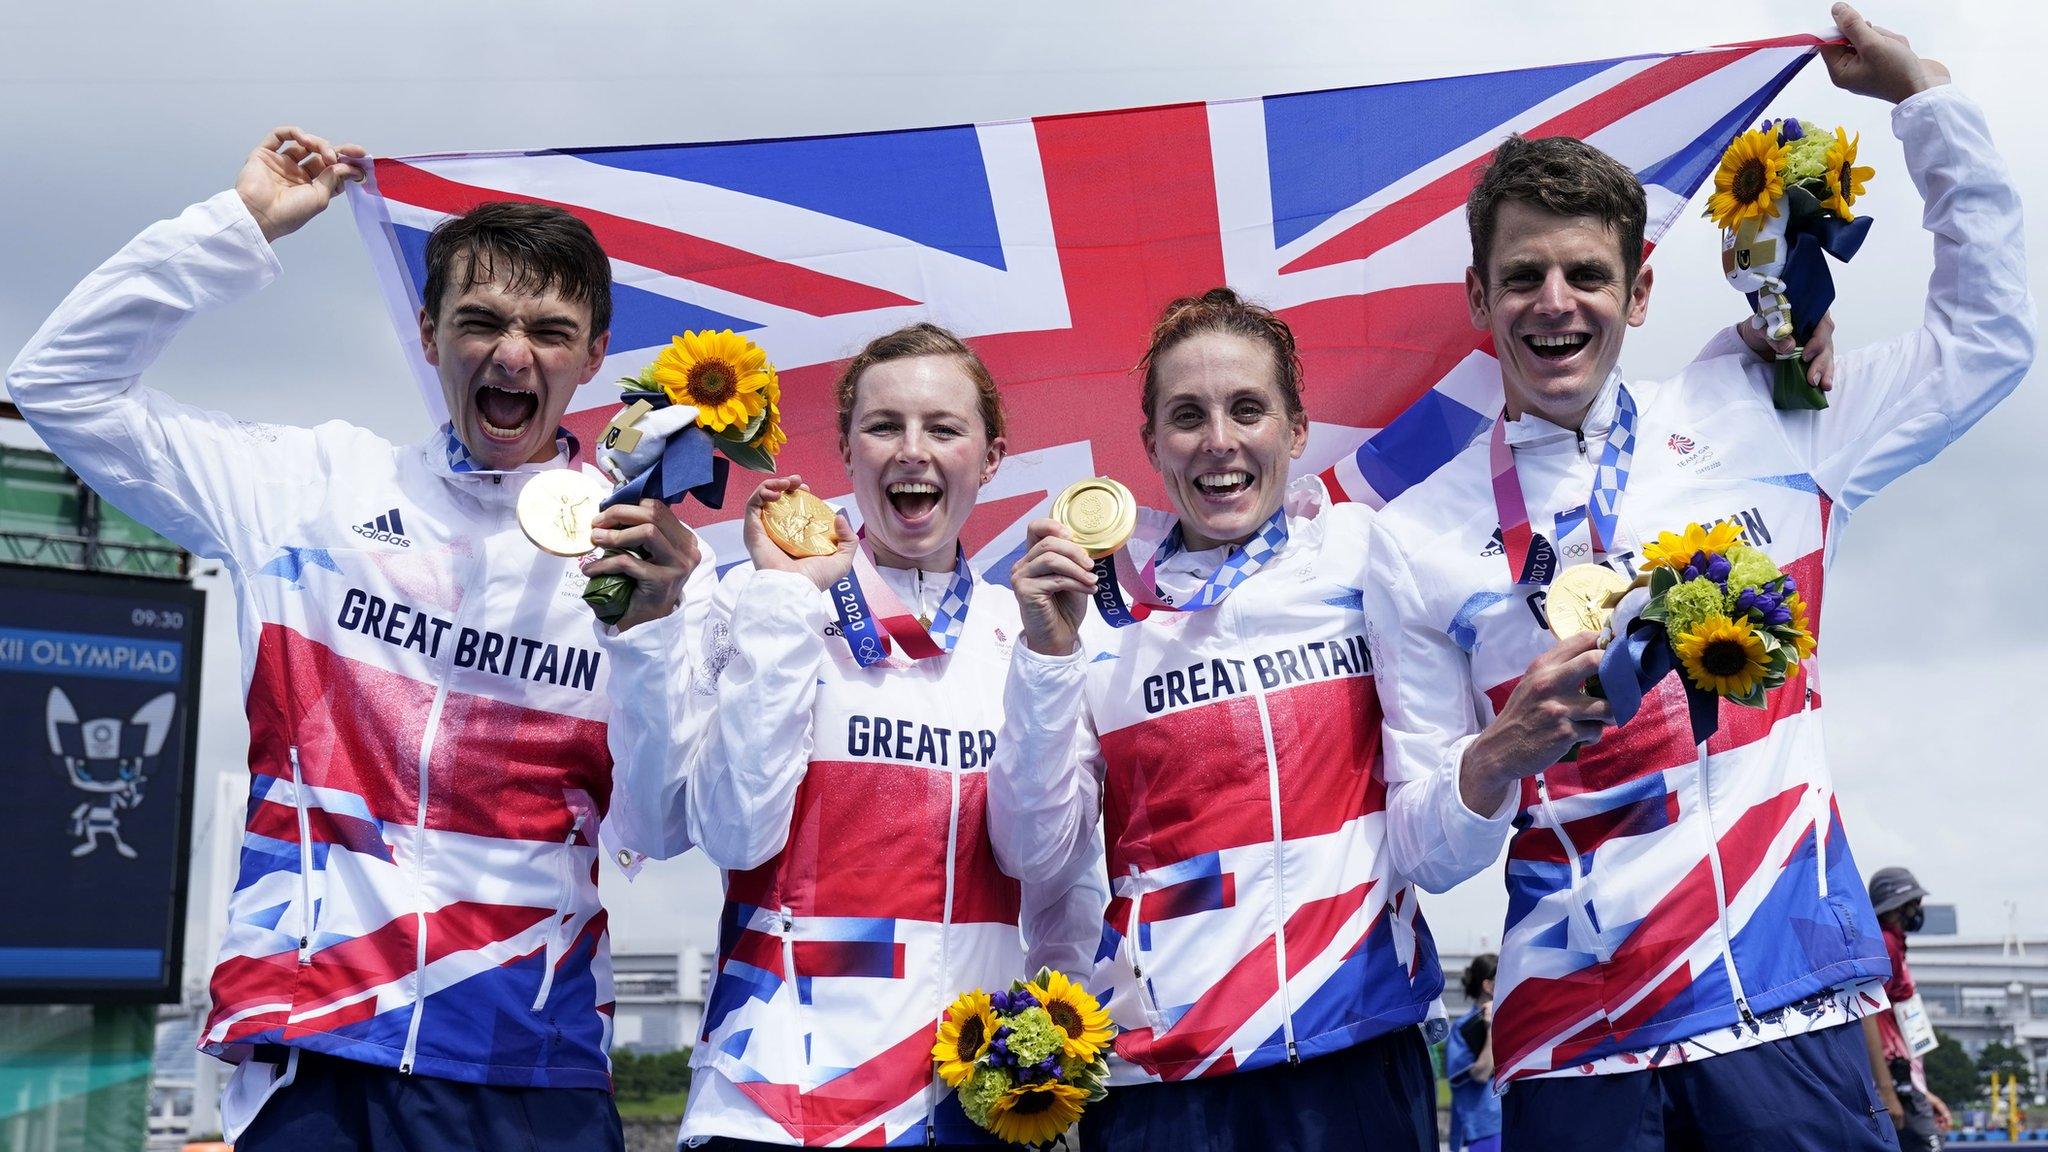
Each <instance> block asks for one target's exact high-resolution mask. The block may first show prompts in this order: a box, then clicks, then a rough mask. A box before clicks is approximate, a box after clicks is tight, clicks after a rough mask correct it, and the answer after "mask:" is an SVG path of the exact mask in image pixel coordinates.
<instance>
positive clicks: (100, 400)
mask: <svg viewBox="0 0 2048 1152" xmlns="http://www.w3.org/2000/svg"><path fill="white" fill-rule="evenodd" d="M362 154H363V153H362V149H360V148H356V147H354V146H353V145H345V146H343V147H341V148H335V147H333V146H332V145H330V144H328V143H327V142H326V141H325V140H322V139H321V138H319V137H317V136H312V135H309V134H306V133H304V132H301V131H300V130H299V129H297V128H288V127H287V128H279V129H277V130H276V131H274V132H272V133H271V134H270V136H269V137H267V138H266V139H265V140H264V142H263V143H262V144H260V145H258V146H257V148H256V149H255V150H254V151H253V152H251V153H250V156H249V159H248V161H247V162H246V163H245V164H244V165H243V167H242V171H241V174H240V176H239V177H238V178H237V180H236V184H235V189H234V190H233V191H228V192H222V193H220V194H219V195H217V196H215V197H213V198H212V199H210V200H207V201H205V202H204V203H201V204H197V205H194V206H193V207H191V208H188V209H186V211H185V212H184V213H183V214H181V215H180V216H178V217H177V218H175V219H172V220H166V221H161V222H159V223H157V224H153V225H151V226H150V227H149V228H148V229H146V230H145V231H144V232H143V233H142V234H141V235H139V236H137V237H136V238H135V239H134V240H132V241H130V242H129V243H128V245H127V246H126V247H124V248H123V249H122V250H121V251H120V252H119V253H117V254H116V255H115V256H114V257H113V258H112V259H110V260H108V261H107V262H106V263H105V264H102V265H101V266H100V267H99V268H98V269H97V270H95V271H94V272H93V273H92V274H91V275H90V276H88V277H86V279H85V280H84V281H83V282H82V283H80V284H79V285H78V287H77V288H75V289H73V290H72V292H71V294H70V295H69V296H67V297H65V299H64V302H63V303H62V304H60V305H58V307H57V310H56V311H55V312H54V313H52V314H51V316H50V318H49V320H47V321H46V322H44V324H43V327H42V329H41V330H40V331H38V332H37V333H36V335H35V337H34V338H33V339H31V340H30V341H29V343H28V345H27V347H25V348H23V349H22V351H21V354H20V355H19V356H18V357H16V358H15V361H14V364H13V366H12V367H10V368H9V369H8V372H7V389H8V393H9V395H10V396H11V398H12V399H13V401H14V403H15V404H16V405H17V406H18V407H19V408H20V409H21V411H22V415H23V416H25V417H27V419H28V421H29V423H30V424H31V425H33V426H34V427H35V429H36V431H37V432H38V433H39V434H40V435H41V436H42V437H43V439H44V441H45V442H46V443H48V444H49V445H50V447H51V448H52V449H53V450H55V451H56V453H57V454H58V455H59V456H60V457H62V458H63V459H64V461H65V463H67V464H69V465H70V466H71V468H72V469H73V470H74V471H76V472H77V473H78V474H79V475H80V476H81V477H83V478H84V479H85V481H86V482H87V483H88V484H90V485H91V486H92V487H93V488H94V489H95V490H96V491H98V492H99V493H100V494H101V495H102V496H105V497H106V498H108V499H109V500H111V501H113V502H114V503H115V504H116V505H117V506H118V507H120V508H121V509H122V510H124V511H126V512H128V513H129V514H130V515H132V516H134V517H136V518H137V519H138V520H141V521H143V522H144V523H146V524H148V525H149V526H150V527H152V528H155V529H156V530H158V531H160V532H162V533H164V534H165V535H166V536H168V537H170V538H171V539H172V540H174V541H176V542H177V543H178V544H180V545H181V546H183V547H185V548H188V549H190V550H192V551H194V552H197V553H199V554H201V555H206V556H214V557H227V556H230V555H231V554H232V553H233V551H234V548H235V544H236V542H237V540H238V539H239V538H240V537H241V536H242V535H243V534H245V533H246V532H247V531H248V530H249V529H250V528H251V527H252V526H255V525H260V524H262V523H263V522H264V521H265V519H266V516H267V515H269V514H272V513H274V512H275V511H276V508H277V506H278V505H279V504H280V503H289V502H291V500H292V499H293V492H294V490H295V488H296V487H297V485H298V484H299V483H300V482H302V481H303V480H305V479H307V478H308V477H309V475H310V474H311V472H312V470H314V469H315V468H317V467H318V463H319V460H320V459H321V449H320V444H319V440H318V438H317V437H315V436H314V434H313V433H311V432H308V431H305V430H302V429H290V428H270V427H256V426H252V425H246V424H242V423H239V422H237V421H235V420H233V419H232V418H230V417H227V416H223V415H221V414H219V413H213V412H205V411H202V410H200V409H197V408H193V407H190V406H188V405H184V404H180V403H178V402H176V401H174V400H171V399H170V398H168V397H166V396H164V395H162V394H161V393H157V392H153V391H150V390H148V389H145V388H144V387H143V386H142V383H141V376H142V373H143V372H144V371H145V370H146V369H147V368H148V367H149V366H150V364H152V363H153V362H154V361H155V360H156V358H157V356H158V355H159V354H161V353H162V351H163V349H164V347H165V346H166V345H168V344H169V343H170V341H171V339H172V338H173V337H174V336H176V335H177V333H178V331H179V330H180V329H181V328H183V327H184V325H185V323H186V322H187V321H189V320H190V319H191V318H192V317H193V316H195V315H197V314H198V313H200V312H202V311H205V310H207V309H209V308H214V307H218V306H220V305H223V304H226V303H229V302H231V301H233V300H237V299H239V298H241V297H243V296H246V295H248V294H250V293H252V292H254V291H256V290H257V289H259V288H261V287H263V286H264V285H265V284H268V283H269V282H270V280H271V279H272V278H273V277H275V276H276V274H277V268H278V265H277V259H276V257H275V255H274V254H273V253H272V252H271V249H270V241H271V240H272V239H275V238H277V237H279V236H282V235H284V234H285V233H286V232H289V231H292V230H293V229H295V228H297V227H298V226H299V225H300V224H303V223H305V221H306V220H309V219H311V218H312V217H313V216H314V215H315V214H317V213H318V212H319V211H320V209H321V208H323V207H325V206H326V204H327V201H328V200H329V199H331V198H332V197H333V196H334V194H335V193H336V192H338V191H339V190H340V188H341V186H342V184H343V182H344V181H346V180H348V179H351V178H360V175H361V169H360V166H359V165H360V159H361V157H362Z"/></svg>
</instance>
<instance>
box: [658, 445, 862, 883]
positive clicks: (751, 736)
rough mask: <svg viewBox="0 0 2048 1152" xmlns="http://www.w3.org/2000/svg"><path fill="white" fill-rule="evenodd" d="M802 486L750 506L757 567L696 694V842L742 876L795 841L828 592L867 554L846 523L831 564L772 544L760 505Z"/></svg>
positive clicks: (710, 650)
mask: <svg viewBox="0 0 2048 1152" xmlns="http://www.w3.org/2000/svg"><path fill="white" fill-rule="evenodd" d="M802 482H803V481H802V479H801V478H800V477H796V476H790V477H786V478H782V479H774V480H768V481H766V482H764V483H763V484H762V485H761V486H760V487H759V488H757V489H756V490H755V491H754V494H753V496H752V497H750V498H749V499H748V501H747V519H746V527H745V538H746V543H747V554H748V555H749V556H751V557H752V558H753V560H754V569H753V570H752V571H751V572H741V573H735V574H734V575H733V576H732V577H730V578H728V579H727V580H726V582H725V586H723V587H721V589H720V594H719V598H718V599H719V602H720V603H721V604H729V605H730V607H729V609H726V610H724V611H722V612H721V611H720V610H719V609H718V608H714V609H713V613H712V620H711V624H710V629H711V630H710V632H709V634H707V635H706V637H705V640H704V645H703V651H704V661H703V666H702V668H701V669H700V670H699V672H698V674H697V676H696V679H695V684H694V687H693V688H692V697H691V706H692V707H695V708H703V707H706V706H709V707H710V709H711V711H710V714H709V719H708V721H707V727H706V731H705V736H704V739H703V740H702V741H701V742H700V743H699V745H698V749H697V751H696V753H695V754H694V755H692V756H691V757H690V759H689V762H688V764H687V765H686V766H685V768H684V773H685V776H686V777H687V779H686V780H685V781H684V784H683V792H684V796H685V800H686V803H685V810H686V812H687V818H688V830H689V836H690V839H691V840H692V841H694V842H695V843H696V844H697V845H698V846H699V847H701V848H702V849H703V850H704V854H705V855H706V856H709V857H710V858H711V860H712V862H713V863H715V864H717V865H718V866H719V867H721V868H726V869H731V870H738V869H746V868H753V867H755V866H757V865H759V864H762V863H764V862H765V861H767V860H768V859H770V858H771V857H773V856H774V855H775V854H776V853H777V852H780V851H782V848H783V845H784V844H785V843H786V842H787V841H788V839H789V825H790V821H791V819H792V818H793V817H794V815H795V812H796V792H797V788H798V786H800V785H801V784H802V783H803V780H804V774H805V773H806V771H808V768H809V765H810V759H811V747H812V740H813V733H812V729H811V721H812V710H813V707H814V705H815V704H816V702H817V698H818V674H819V672H820V670H821V669H822V667H823V665H824V663H825V660H826V652H825V636H824V626H825V600H824V596H823V595H822V593H823V591H824V590H825V589H827V588H829V587H831V586H832V585H833V584H834V583H836V582H838V580H839V578H840V577H841V576H843V575H845V574H846V572H847V570H848V569H850V568H851V567H852V566H853V550H854V548H855V547H857V546H858V544H857V542H856V539H855V537H854V534H853V530H852V528H850V527H849V526H848V525H847V523H846V519H845V517H840V518H839V521H838V531H839V550H838V552H836V553H835V554H834V555H831V556H818V557H808V558H805V559H803V560H794V559H791V558H790V557H789V556H787V555H785V554H784V553H783V552H782V550H781V549H780V548H777V547H776V546H775V545H774V544H773V543H772V542H770V541H769V540H768V538H767V535H766V534H765V533H764V532H763V531H762V530H761V506H762V505H764V504H766V503H767V502H768V501H770V500H773V499H775V498H776V497H778V496H780V495H782V494H783V493H784V492H786V491H788V490H789V489H791V488H795V487H798V486H800V485H801V484H802ZM721 622H725V627H724V628H721V627H720V623H721ZM742 631H744V633H745V643H740V642H739V635H740V633H741V632H742Z"/></svg>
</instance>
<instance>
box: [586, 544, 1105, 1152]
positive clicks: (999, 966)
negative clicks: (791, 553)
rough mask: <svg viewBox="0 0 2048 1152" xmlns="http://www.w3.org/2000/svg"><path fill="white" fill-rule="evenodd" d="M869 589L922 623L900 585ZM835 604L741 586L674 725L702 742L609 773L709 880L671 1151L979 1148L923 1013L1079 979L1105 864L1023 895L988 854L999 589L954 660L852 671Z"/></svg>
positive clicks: (798, 587) (1004, 624)
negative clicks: (697, 1013) (704, 962)
mask: <svg viewBox="0 0 2048 1152" xmlns="http://www.w3.org/2000/svg"><path fill="white" fill-rule="evenodd" d="M877 571H878V573H879V575H880V576H881V577H882V579H883V580H885V581H887V582H889V583H890V584H891V586H892V588H894V589H895V590H896V591H897V592H898V594H899V596H900V598H901V599H902V600H903V602H904V603H906V604H909V603H916V595H915V593H914V592H913V591H912V590H911V587H910V581H911V579H912V574H911V573H909V572H905V571H900V570H897V569H891V568H880V569H878V570H877ZM870 595H872V593H870ZM829 602H830V594H829V593H824V592H820V591H819V590H818V589H817V588H816V587H815V586H814V585H813V584H811V582H810V581H809V580H808V579H807V578H805V577H803V576H798V575H794V574H791V573H787V572H762V571H756V570H754V569H753V568H752V567H751V566H741V567H739V568H736V569H735V570H734V571H733V572H732V573H730V574H729V575H728V576H727V577H726V578H725V580H724V581H723V582H722V583H721V584H720V586H719V589H718V592H717V595H716V597H715V598H714V600H713V603H712V605H711V609H710V616H709V620H708V623H707V624H706V625H705V632H704V634H703V638H702V641H701V649H702V652H703V658H702V661H701V663H700V665H699V666H698V669H697V672H696V675H695V678H694V681H693V684H692V687H691V689H690V692H691V702H690V704H689V705H688V706H687V707H682V708H680V709H679V712H680V714H682V715H685V716H687V717H689V718H690V719H692V720H693V721H695V725H694V726H695V727H696V728H697V730H698V731H697V733H696V734H695V735H684V736H682V737H680V738H679V739H680V742H681V743H682V744H684V745H685V746H686V747H685V751H686V752H687V755H685V756H672V757H670V758H668V759H667V760H666V762H661V761H657V760H656V759H654V758H651V757H650V758H647V759H641V760H635V761H634V762H633V764H632V766H631V767H622V772H621V776H622V778H621V787H622V788H624V789H627V790H629V791H631V792H632V793H633V794H634V795H635V796H655V795H657V794H659V795H660V796H661V797H663V801H662V802H663V803H664V804H665V807H664V808H663V809H662V811H663V813H664V817H663V821H662V827H661V829H660V831H659V833H658V837H659V838H658V839H657V840H653V841H650V840H647V839H645V838H646V837H647V836H649V835H654V834H656V829H655V828H654V826H653V825H652V824H651V823H643V822H642V821H640V820H638V819H636V820H635V821H634V832H633V837H634V839H631V840H629V843H632V844H633V845H634V846H636V847H645V848H648V849H650V850H651V851H652V852H654V853H656V854H659V853H665V852H671V851H674V850H677V849H678V848H680V847H682V846H684V845H685V844H687V843H691V842H694V843H695V844H696V845H697V846H699V847H701V848H702V849H703V851H704V854H705V855H706V856H708V857H710V858H711V860H712V861H713V862H715V863H717V864H718V865H719V866H720V867H721V868H723V869H724V870H725V874H724V875H725V898H726V899H725V908H724V912H723V915H722V916H721V919H720V922H719V935H718V958H717V971H716V973H715V975H714V976H713V979H712V984H711V989H710V992H709V994H708V996H707V997H706V1003H705V1010H704V1026H703V1033H702V1035H701V1036H700V1037H699V1039H698V1043H697V1048H696V1052H695V1056H694V1063H695V1065H696V1068H697V1072H696V1076H695V1078H694V1079H693V1080H692V1081H691V1085H690V1106H689V1111H688V1114H687V1115H686V1116H685V1117H684V1119H683V1129H682V1138H683V1139H686V1140H687V1139H694V1138H697V1137H707V1136H728V1137H734V1138H738V1139H744V1140H756V1141H762V1142H765V1143H770V1144H803V1145H809V1146H823V1145H848V1144H850V1145H868V1144H884V1143H887V1144H897V1143H915V1144H924V1143H926V1142H927V1141H931V1142H936V1143H940V1144H961V1143H984V1142H990V1141H992V1139H993V1138H992V1137H990V1136H989V1135H988V1134H987V1133H986V1132H984V1131H982V1130H981V1129H980V1128H978V1127H977V1126H975V1125H974V1124H973V1123H972V1122H970V1121H969V1120H968V1119H967V1118H966V1116H965V1115H964V1114H963V1113H962V1112H961V1110H960V1106H959V1104H958V1103H957V1101H956V1100H955V1099H954V1098H953V1097H952V1096H951V1095H950V1094H949V1092H948V1090H947V1089H946V1087H945V1085H944V1084H943V1083H941V1082H940V1081H938V1079H937V1078H936V1076H935V1075H934V1072H933V1067H932V1044H933V1041H934V1038H935V1033H936V1031H937V1028H938V1024H939V1018H940V1015H941V1014H942V1013H943V1012H944V1011H945V1009H946V1007H947V1006H948V1005H949V1004H951V1003H952V1002H953V1000H954V998H955V997H957V996H958V995H959V994H960V993H962V992H965V991H968V990H970V989H974V988H983V989H987V990H990V991H993V990H995V989H997V988H1007V987H1008V986H1009V984H1010V981H1012V980H1014V979H1017V978H1019V977H1021V976H1025V975H1027V974H1028V973H1029V972H1031V971H1036V970H1037V968H1038V967H1039V966H1040V965H1045V966H1049V967H1053V968H1057V969H1060V970H1061V971H1065V972H1068V973H1070V974H1074V975H1077V976H1079V975H1084V974H1085V973H1086V971H1087V964H1088V959H1089V956H1090V955H1091V952H1090V949H1091V948H1092V947H1093V945H1094V942H1095V939H1096V937H1097V935H1098V934H1099V927H1098V926H1099V924H1100V922H1101V912H1102V904H1103V901H1104V900H1105V899H1106V898H1107V893H1106V892H1105V891H1104V885H1103V883H1102V881H1101V880H1100V878H1099V877H1100V867H1099V865H1098V864H1096V863H1095V861H1094V860H1084V861H1082V862H1081V863H1080V864H1079V865H1078V866H1076V867H1075V868H1072V869H1070V870H1068V871H1067V872H1065V873H1062V874H1059V875H1054V876H1049V877H1047V878H1046V879H1045V880H1044V881H1043V882H1034V883H1024V884H1019V883H1018V882H1017V881H1016V880H1014V879H1012V878H1011V877H1010V876H1008V875H1006V874H1005V873H1004V872H1003V871H1002V869H1000V868H999V867H998V866H997V864H996V858H995V854H994V851H993V850H992V848H991V846H990V843H989V834H988V821H987V817H986V807H987V804H986V796H987V787H986V785H987V779H988V764H989V758H990V756H991V754H992V753H993V751H994V749H995V744H996V732H997V730H998V729H999V728H1000V727H1001V726H1002V722H1003V705H1002V690H1003V687H1002V686H1003V679H1004V675H1005V673H1006V671H1007V669H1008V667H1009V662H1010V650H1011V647H1012V646H1013V645H1014V643H1015V642H1016V638H1017V635H1018V624H1017V604H1016V600H1015V599H1014V598H1013V597H1012V596H1011V595H1010V593H1009V590H1008V589H1006V588H1003V587H1001V586H999V585H993V584H987V583H984V582H982V581H979V580H976V581H975V582H974V583H973V585H972V588H971V590H970V591H969V593H968V595H967V608H966V614H965V616H964V618H963V619H961V621H960V625H959V627H960V632H959V637H958V640H957V642H956V644H955V647H954V648H953V649H952V651H951V652H950V653H949V654H947V655H942V656H935V657H931V658H928V659H925V660H917V661H912V660H908V659H906V658H905V657H904V655H903V653H902V652H901V651H900V650H898V651H895V652H892V653H891V655H890V656H889V657H888V659H886V660H885V661H883V662H881V663H878V664H874V665H873V666H871V667H867V668H862V667H861V666H860V665H859V664H858V663H857V662H856V661H855V659H854V657H853V653H852V652H851V650H850V649H849V648H848V646H847V644H846V642H845V641H844V640H843V639H841V638H840V634H839V627H838V625H837V624H835V623H833V622H832V613H831V611H830V609H829V607H828V604H829ZM714 704H715V708H714V707H713V705H714ZM658 764H659V765H660V767H658V768H657V767H656V765H658ZM636 806H637V805H636ZM1020 928H1021V931H1020Z"/></svg>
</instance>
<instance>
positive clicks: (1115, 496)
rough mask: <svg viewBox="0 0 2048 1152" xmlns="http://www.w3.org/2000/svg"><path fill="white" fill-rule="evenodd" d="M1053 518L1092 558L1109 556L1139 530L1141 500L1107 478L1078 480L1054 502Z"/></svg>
mask: <svg viewBox="0 0 2048 1152" xmlns="http://www.w3.org/2000/svg"><path fill="white" fill-rule="evenodd" d="M1052 518H1053V519H1055V520H1057V521H1059V522H1060V523H1061V524H1064V525H1065V526H1066V529H1067V533H1068V537H1069V539H1071V540H1073V542H1074V543H1076V544H1079V545H1080V546H1081V547H1083V548H1086V549H1087V550H1088V554H1089V555H1090V556H1094V557H1097V558H1100V557H1103V556H1107V555H1109V554H1110V553H1112V552H1114V551H1116V550H1117V549H1119V548H1121V547H1123V546H1124V541H1126V540H1129V539H1130V538H1131V532H1132V531H1133V530H1134V529H1136V528H1137V526H1138V500H1137V498H1136V497H1134V496H1132V495H1131V490H1130V489H1129V488H1126V487H1124V486H1123V485H1122V484H1119V483H1117V482H1116V481H1114V480H1111V479H1110V478H1109V477H1107V476H1094V477H1090V478H1089V479H1086V480H1077V481H1075V482H1074V483H1072V484H1069V485H1068V486H1067V490H1066V491H1064V492H1062V493H1060V494H1059V497H1058V498H1057V499H1055V500H1054V501H1053V502H1052Z"/></svg>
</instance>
